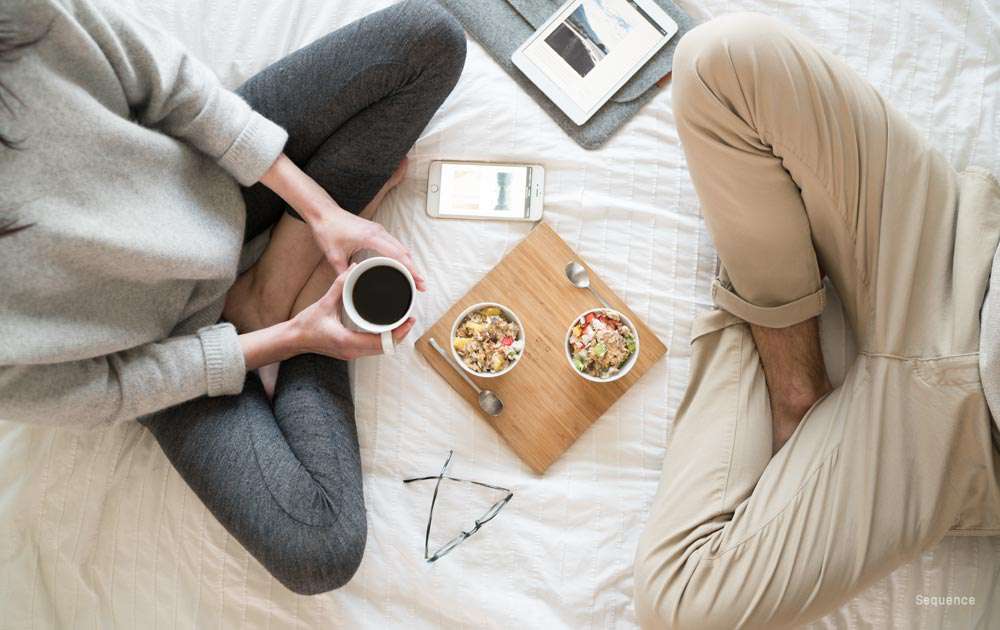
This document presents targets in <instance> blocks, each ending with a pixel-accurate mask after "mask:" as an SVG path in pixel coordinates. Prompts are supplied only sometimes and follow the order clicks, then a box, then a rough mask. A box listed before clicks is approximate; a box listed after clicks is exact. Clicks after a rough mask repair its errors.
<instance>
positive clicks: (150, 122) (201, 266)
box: [0, 0, 287, 424]
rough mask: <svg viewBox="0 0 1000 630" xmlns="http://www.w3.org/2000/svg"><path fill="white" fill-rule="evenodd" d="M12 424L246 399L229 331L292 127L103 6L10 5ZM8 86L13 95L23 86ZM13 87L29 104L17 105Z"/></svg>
mask: <svg viewBox="0 0 1000 630" xmlns="http://www.w3.org/2000/svg"><path fill="white" fill-rule="evenodd" d="M0 19H7V20H9V22H8V23H9V24H14V25H17V26H18V27H19V28H21V30H22V31H23V32H24V36H25V38H26V39H32V38H34V37H37V36H40V35H42V33H46V30H47V33H46V34H45V35H44V36H43V37H42V39H40V40H39V41H38V42H37V43H36V44H33V45H31V46H29V47H27V48H24V49H22V50H21V51H18V52H16V53H15V56H16V57H17V59H16V60H13V61H10V62H5V63H2V64H0V82H2V84H3V87H0V94H3V96H5V100H6V101H7V102H8V103H10V104H11V107H12V109H13V112H7V111H4V110H2V109H0V129H2V130H3V131H4V134H5V135H6V136H8V137H11V138H13V139H14V140H20V141H21V143H20V147H19V149H17V150H6V149H0V173H2V177H3V180H2V181H3V183H2V185H0V213H2V214H0V219H3V218H7V216H5V215H7V213H10V212H13V216H15V217H16V218H17V219H18V221H19V223H21V224H30V225H31V227H30V228H28V229H26V230H23V231H20V232H17V233H16V234H13V235H11V236H8V237H5V238H3V239H0V419H6V420H18V421H32V422H45V423H77V424H99V423H110V422H117V421H120V420H129V419H132V418H136V417H137V416H141V415H144V414H147V413H150V412H153V411H155V410H159V409H163V408H165V407H168V406H171V405H174V404H177V403H180V402H183V401H185V400H189V399H192V398H196V397H198V396H203V395H206V394H207V395H209V396H218V395H223V394H233V393H237V392H239V391H240V390H241V389H242V387H243V379H244V375H245V366H244V362H243V355H242V352H241V350H240V346H239V341H238V338H237V334H236V330H235V329H234V328H233V327H232V326H231V325H229V324H216V322H217V321H218V319H219V316H220V313H221V311H222V304H223V301H224V298H225V294H226V291H227V290H228V288H229V287H230V285H231V284H232V282H233V280H234V278H235V275H236V270H237V264H238V261H239V256H240V251H241V247H242V243H243V225H244V214H245V208H244V204H243V200H242V197H241V194H240V190H239V186H238V182H239V183H241V184H243V185H249V184H252V183H254V182H256V181H258V180H259V179H260V177H261V176H262V175H263V174H264V173H265V172H266V170H267V169H268V168H269V167H270V165H271V164H272V163H273V162H274V160H275V159H276V158H277V157H278V155H279V154H280V153H281V150H282V148H283V147H284V143H285V140H286V139H287V134H286V133H285V132H284V130H282V129H281V128H280V127H278V126H277V125H275V124H274V123H272V122H270V121H268V120H266V119H265V118H263V117H262V116H261V115H259V114H257V113H255V112H253V111H252V110H251V109H250V107H249V105H247V104H246V103H245V102H244V101H243V100H242V99H240V98H239V97H238V96H236V95H235V94H233V93H232V92H230V91H228V90H226V89H224V88H223V87H222V86H221V85H220V84H219V82H218V80H217V79H216V77H215V76H214V75H213V74H212V72H211V71H210V70H209V69H207V68H206V67H205V66H204V65H202V64H201V63H199V62H198V61H197V60H196V59H194V58H193V57H192V56H190V55H189V54H187V53H186V52H185V51H184V50H183V49H182V48H181V47H180V45H179V44H178V43H176V42H175V41H174V40H172V39H171V38H169V37H168V36H166V35H164V34H163V33H162V32H160V31H158V30H156V29H154V28H149V27H146V26H144V25H143V24H142V23H141V22H138V21H136V20H135V19H134V18H132V17H129V18H126V17H124V16H123V15H122V14H120V12H119V10H117V9H116V8H115V7H114V5H112V4H110V2H107V3H105V2H103V1H98V0H5V2H4V3H3V4H2V6H0ZM8 90H9V92H8ZM10 94H15V95H16V99H14V98H12V97H11V96H10Z"/></svg>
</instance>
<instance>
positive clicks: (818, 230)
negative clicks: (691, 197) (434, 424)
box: [635, 15, 1000, 629]
mask: <svg viewBox="0 0 1000 630" xmlns="http://www.w3.org/2000/svg"><path fill="white" fill-rule="evenodd" d="M673 90H674V94H673V97H674V110H675V114H676V117H677V125H678V129H679V133H680V137H681V141H682V142H683V144H684V150H685V154H686V155H687V159H688V165H689V167H690V171H691V177H692V180H693V181H694V184H695V188H696V190H697V192H698V196H699V198H700V200H701V202H702V208H703V212H704V215H705V220H706V223H707V225H708V229H709V231H710V232H711V235H712V238H713V240H714V242H715V245H716V249H717V250H718V253H719V257H720V258H721V261H722V271H721V273H720V277H719V279H718V280H717V281H716V283H715V284H714V285H713V289H712V294H713V299H714V301H715V303H716V304H717V305H718V306H719V307H720V309H719V310H715V311H711V312H708V313H706V314H703V315H701V316H699V318H698V319H697V320H696V321H695V324H694V327H693V331H692V339H693V340H692V359H691V376H690V382H689V384H688V389H687V392H686V394H685V396H684V399H683V400H682V401H681V404H680V406H679V408H678V412H677V417H676V418H675V421H674V427H673V432H672V434H671V445H670V448H669V450H668V452H667V455H666V459H665V462H664V467H663V474H662V479H661V482H660V488H659V490H658V492H657V495H656V497H655V498H654V500H653V503H652V506H651V508H650V512H649V519H648V522H647V526H646V530H645V531H644V532H643V534H642V536H641V538H640V542H639V547H638V550H637V553H636V564H635V603H636V611H637V614H638V618H639V621H640V623H641V624H642V625H643V626H644V627H649V628H653V627H657V628H659V627H669V628H689V627H690V628H701V629H707V628H736V627H755V628H756V627H761V628H780V627H787V626H792V625H797V624H802V623H805V622H808V621H810V620H813V619H815V618H817V617H819V616H821V615H823V614H824V613H826V612H828V611H830V610H831V609H833V608H835V607H836V606H838V605H839V604H841V603H843V602H844V601H845V600H846V599H847V598H849V597H850V596H851V595H853V594H855V593H857V592H859V591H861V590H862V589H864V588H865V587H866V586H868V585H869V584H871V583H872V582H874V581H875V580H877V579H879V578H880V577H882V576H884V575H885V574H886V573H888V572H889V571H891V570H892V569H893V568H895V567H896V566H897V565H899V564H901V563H903V562H905V561H906V560H908V559H910V558H912V557H914V556H915V555H917V554H918V553H920V552H921V551H922V550H924V549H926V548H927V547H929V546H931V545H933V544H934V543H936V542H937V541H939V540H940V539H941V538H942V537H943V536H944V535H945V534H946V533H948V531H949V530H956V529H961V530H964V531H965V533H976V534H996V533H1000V509H998V506H1000V484H998V477H997V454H996V453H995V452H994V450H993V447H992V441H991V436H990V426H991V420H990V416H989V412H988V409H987V407H986V404H985V400H984V398H983V394H982V387H981V383H980V381H979V374H978V367H977V366H978V357H977V351H978V306H979V302H981V300H982V294H983V291H984V290H985V286H986V280H987V277H988V273H989V268H990V251H992V250H990V251H985V250H989V247H982V246H981V245H980V244H979V243H980V242H981V240H982V238H983V235H984V234H989V235H990V236H989V238H990V239H992V242H993V243H995V242H996V240H997V234H998V233H1000V225H997V220H996V219H995V218H993V219H985V218H983V216H982V215H981V214H977V213H978V212H979V211H978V210H977V209H976V208H974V207H965V206H963V203H962V202H963V201H964V200H967V199H972V198H974V197H975V195H967V194H964V192H963V194H959V192H960V189H962V190H964V188H963V186H965V181H966V180H964V179H962V178H960V177H959V176H958V174H956V173H955V172H954V171H953V170H952V169H951V168H950V167H949V166H948V165H947V164H946V163H945V162H944V160H943V159H942V158H941V157H940V155H939V154H937V153H936V152H934V151H933V150H932V149H931V148H929V147H928V146H927V145H926V143H925V142H924V141H923V139H922V138H921V137H920V135H919V134H918V133H917V132H916V131H915V130H913V129H912V127H910V126H909V125H908V124H907V123H906V122H905V121H904V120H903V119H902V117H901V116H900V115H899V114H898V113H897V112H895V111H894V110H892V108H891V106H889V105H888V104H887V103H885V102H884V101H883V100H882V99H881V97H879V95H878V94H877V93H876V92H875V91H874V89H873V88H872V87H871V86H870V85H868V84H867V83H866V82H864V81H863V80H862V79H861V78H860V77H858V76H857V75H856V74H855V73H854V72H853V71H851V69H850V68H848V67H847V66H846V65H845V64H844V63H843V62H841V61H840V60H838V59H836V58H835V57H833V56H832V55H829V54H828V53H825V52H823V51H821V50H819V49H818V48H816V47H815V46H813V45H812V44H811V43H810V42H808V41H807V40H806V39H805V38H803V37H802V36H800V35H798V34H797V33H795V32H794V31H792V30H791V29H789V28H787V27H786V26H783V25H782V24H781V23H780V22H779V21H777V20H774V19H769V18H765V17H762V16H754V15H733V16H726V17H724V18H720V19H716V20H713V21H711V22H709V23H706V24H704V25H701V26H699V27H697V28H695V29H694V30H692V31H691V32H690V33H689V34H687V35H686V36H685V37H684V39H683V40H682V41H681V42H680V44H679V46H678V48H677V53H676V55H675V59H674V85H673ZM980 250H984V251H982V252H980ZM959 268H960V269H962V270H963V271H964V273H963V274H956V273H955V270H956V269H959ZM821 270H823V271H824V272H825V275H826V276H827V277H828V278H829V279H830V281H831V282H832V284H833V285H834V286H835V287H836V289H837V291H838V293H839V295H840V297H841V300H842V302H843V304H844V307H845V311H846V315H847V320H848V322H849V323H850V325H851V326H852V328H853V330H854V332H855V336H856V338H857V340H858V343H859V346H860V356H859V358H858V359H857V362H856V363H855V364H854V365H853V366H852V367H851V368H850V369H849V371H848V373H847V375H846V377H845V380H844V383H843V384H842V385H841V386H839V387H838V388H836V389H833V390H831V389H830V384H829V381H828V379H827V376H826V372H825V369H824V368H823V363H822V354H821V352H820V349H819V340H818V334H817V331H818V327H817V316H818V315H819V313H820V312H821V311H822V310H823V307H824V304H825V289H824V285H823V281H822V278H823V273H822V272H821ZM977 299H978V302H977ZM786 439H787V443H785V444H784V446H783V447H782V446H781V444H782V442H783V441H784V440H786ZM779 447H780V448H779Z"/></svg>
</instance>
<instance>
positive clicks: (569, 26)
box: [545, 0, 632, 77]
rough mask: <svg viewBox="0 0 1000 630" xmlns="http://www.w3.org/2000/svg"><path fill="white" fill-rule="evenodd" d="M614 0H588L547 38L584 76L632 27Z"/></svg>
mask: <svg viewBox="0 0 1000 630" xmlns="http://www.w3.org/2000/svg"><path fill="white" fill-rule="evenodd" d="M614 4H615V3H614V0H611V1H610V2H609V1H606V0H584V1H583V3H582V4H581V5H580V6H579V7H577V8H576V10H575V11H573V12H572V13H571V14H570V15H569V17H568V18H566V21H564V22H563V23H562V24H559V25H558V26H556V28H555V30H553V31H552V32H551V33H549V36H548V37H546V38H545V43H546V44H548V45H549V46H550V47H551V48H552V50H554V51H556V53H557V54H558V55H559V56H560V57H562V58H563V59H564V60H565V61H566V63H568V64H569V66H570V67H571V68H573V69H574V70H576V73H577V74H579V75H580V76H581V77H585V76H587V75H588V74H590V71H591V70H593V69H594V67H595V66H596V65H597V64H598V63H600V62H601V60H603V59H604V58H605V57H607V56H608V53H609V52H611V49H613V48H614V47H615V46H617V44H618V43H619V42H621V41H622V40H623V39H625V36H626V35H628V34H629V32H630V31H631V30H632V25H631V24H629V22H628V21H627V20H626V19H625V17H624V16H623V15H622V14H621V13H620V12H619V11H616V9H615V7H614V6H613V5H614Z"/></svg>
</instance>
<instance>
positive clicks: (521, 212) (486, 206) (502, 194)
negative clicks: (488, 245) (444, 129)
mask: <svg viewBox="0 0 1000 630" xmlns="http://www.w3.org/2000/svg"><path fill="white" fill-rule="evenodd" d="M530 190H531V172H530V167H528V166H511V165H505V164H449V163H447V162H446V163H444V164H442V165H441V203H440V207H439V208H438V214H440V215H441V216H453V217H455V216H459V217H470V216H471V217H484V218H492V219H521V218H528V213H529V212H530V205H529V203H528V192H529V191H530Z"/></svg>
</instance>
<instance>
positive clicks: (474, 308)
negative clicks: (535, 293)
mask: <svg viewBox="0 0 1000 630" xmlns="http://www.w3.org/2000/svg"><path fill="white" fill-rule="evenodd" d="M490 306H495V307H496V308H498V309H500V312H501V313H503V314H504V316H505V317H506V318H507V319H508V320H510V321H512V322H514V323H515V324H517V327H518V329H519V330H520V331H521V332H520V335H519V336H518V338H517V339H515V341H517V340H518V339H519V340H522V341H523V342H524V345H523V347H522V348H521V354H519V355H517V358H516V359H514V360H513V361H511V362H510V365H508V366H507V367H505V368H504V369H502V370H500V371H499V372H477V371H475V370H473V369H472V368H470V367H469V366H467V365H466V364H465V361H463V360H462V357H460V356H459V355H458V352H457V351H456V350H455V332H456V331H457V330H458V326H459V324H461V323H462V321H463V320H465V318H466V316H468V315H469V313H471V312H473V311H478V310H480V309H483V308H487V307H490ZM527 340H528V338H527V336H526V335H525V334H524V324H522V323H521V319H520V318H519V317H518V316H517V315H515V314H514V311H512V310H510V309H509V308H507V307H506V306H504V305H503V304H497V303H496V302H480V303H478V304H473V305H472V306H470V307H469V308H467V309H465V310H464V311H462V313H461V314H460V315H459V316H458V317H456V318H455V322H454V323H453V324H452V325H451V335H449V337H448V345H449V346H451V356H453V357H454V358H455V361H456V362H458V364H459V365H460V366H462V369H463V370H465V371H466V372H468V373H469V374H471V375H473V376H480V377H482V378H496V377H498V376H503V375H504V374H506V373H507V372H510V371H511V370H513V369H514V366H515V365H517V364H518V363H520V362H521V359H523V358H524V353H525V351H526V350H527Z"/></svg>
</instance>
